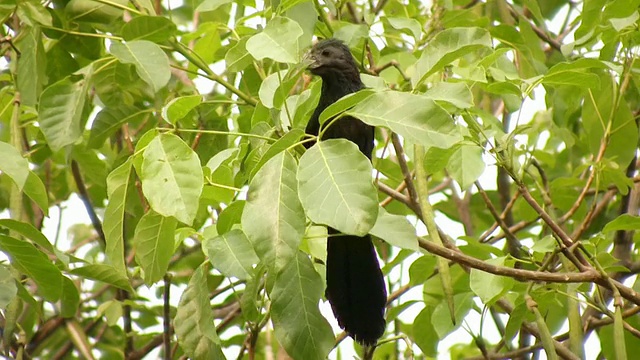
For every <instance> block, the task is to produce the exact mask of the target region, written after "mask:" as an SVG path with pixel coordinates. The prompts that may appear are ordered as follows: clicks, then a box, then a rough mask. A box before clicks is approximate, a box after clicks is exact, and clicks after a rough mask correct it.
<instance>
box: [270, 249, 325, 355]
mask: <svg viewBox="0 0 640 360" xmlns="http://www.w3.org/2000/svg"><path fill="white" fill-rule="evenodd" d="M323 289H324V284H323V283H322V280H321V279H320V275H318V273H317V272H316V271H315V270H314V268H313V265H312V264H311V261H310V260H309V258H308V257H307V256H306V255H304V254H303V253H301V252H297V254H296V256H294V257H293V258H292V259H291V261H289V262H288V263H287V264H286V265H285V267H284V268H283V269H282V270H281V271H280V272H279V273H278V274H277V275H276V278H275V281H274V284H273V289H272V290H271V294H270V295H271V296H270V297H271V316H272V319H273V328H274V331H275V334H276V338H277V339H278V342H279V343H280V344H282V346H283V347H284V348H285V350H286V351H287V354H289V355H290V356H291V357H292V358H294V359H305V360H314V359H317V360H323V359H326V358H327V355H328V354H329V351H330V350H331V349H332V348H333V345H334V341H335V339H334V336H333V331H332V330H331V326H329V323H328V322H327V320H326V319H325V318H324V317H322V314H320V311H319V310H318V301H319V300H320V297H321V296H322V291H323Z"/></svg>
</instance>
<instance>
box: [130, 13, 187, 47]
mask: <svg viewBox="0 0 640 360" xmlns="http://www.w3.org/2000/svg"><path fill="white" fill-rule="evenodd" d="M175 33H176V25H175V24H174V23H173V22H172V21H171V20H170V19H169V18H166V17H163V16H137V17H134V18H133V19H131V21H129V22H127V23H126V24H124V26H123V27H122V38H123V39H125V40H126V41H132V40H148V41H151V42H154V43H162V42H165V41H167V40H169V38H170V37H171V36H173V35H175Z"/></svg>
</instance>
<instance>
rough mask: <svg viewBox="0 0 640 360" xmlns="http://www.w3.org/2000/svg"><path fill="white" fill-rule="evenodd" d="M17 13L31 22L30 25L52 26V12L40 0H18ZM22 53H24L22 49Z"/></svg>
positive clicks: (28, 22) (22, 18) (25, 20)
mask: <svg viewBox="0 0 640 360" xmlns="http://www.w3.org/2000/svg"><path fill="white" fill-rule="evenodd" d="M17 13H18V16H19V17H20V19H21V20H23V21H24V22H25V23H27V24H29V26H36V25H38V24H40V25H45V26H51V24H52V18H51V14H50V13H49V12H48V11H47V8H46V7H45V6H44V5H43V4H42V3H41V2H40V1H38V0H22V1H18V9H17ZM21 32H22V31H21ZM21 55H24V53H23V52H22V51H21Z"/></svg>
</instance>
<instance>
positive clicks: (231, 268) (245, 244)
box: [202, 229, 258, 280]
mask: <svg viewBox="0 0 640 360" xmlns="http://www.w3.org/2000/svg"><path fill="white" fill-rule="evenodd" d="M202 249H203V251H204V253H205V254H206V255H207V256H208V257H209V261H211V264H213V267H214V268H216V269H217V270H219V271H220V272H221V273H223V274H224V275H225V276H234V277H236V278H238V279H241V280H245V279H247V278H249V277H251V273H252V272H253V264H257V263H258V256H257V255H256V253H255V251H254V250H253V246H252V245H251V242H249V239H247V237H246V235H245V234H244V233H243V232H242V230H239V229H233V230H231V231H229V232H228V233H226V234H223V235H219V236H216V237H215V238H213V239H207V240H205V241H204V242H203V244H202Z"/></svg>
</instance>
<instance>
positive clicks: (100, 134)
mask: <svg viewBox="0 0 640 360" xmlns="http://www.w3.org/2000/svg"><path fill="white" fill-rule="evenodd" d="M148 113H149V111H148V110H139V109H137V108H135V107H133V106H127V105H124V104H122V105H119V106H117V107H114V106H109V107H105V108H103V109H102V110H100V112H99V113H98V115H96V118H95V119H94V120H93V123H92V124H91V134H90V136H89V142H88V145H87V146H88V147H90V148H94V149H96V148H99V147H101V146H102V145H104V142H105V140H107V138H108V137H109V136H111V135H113V134H114V133H115V132H116V131H117V130H118V129H119V128H120V127H121V126H122V125H123V124H126V123H129V122H131V121H134V120H137V119H139V118H141V117H142V116H143V115H145V114H148Z"/></svg>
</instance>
